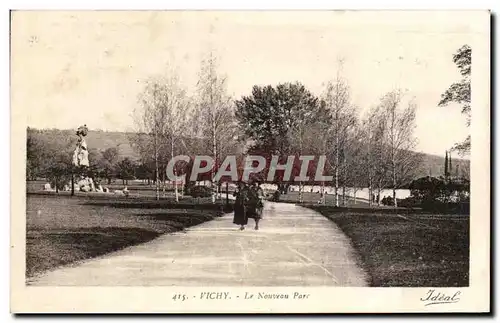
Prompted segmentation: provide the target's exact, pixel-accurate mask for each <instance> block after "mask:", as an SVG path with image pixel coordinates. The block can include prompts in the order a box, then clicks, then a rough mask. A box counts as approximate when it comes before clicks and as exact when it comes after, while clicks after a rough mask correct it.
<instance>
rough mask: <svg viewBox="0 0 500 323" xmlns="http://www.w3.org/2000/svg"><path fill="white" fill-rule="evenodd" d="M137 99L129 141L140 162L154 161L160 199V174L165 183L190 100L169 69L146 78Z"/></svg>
mask: <svg viewBox="0 0 500 323" xmlns="http://www.w3.org/2000/svg"><path fill="white" fill-rule="evenodd" d="M139 102H140V107H139V108H138V109H136V110H135V115H134V119H135V122H136V126H137V128H138V133H137V135H136V136H134V137H132V138H131V139H130V141H131V142H132V145H133V147H134V148H135V149H136V150H137V151H138V152H139V154H140V155H141V163H143V164H148V163H149V161H150V160H153V161H154V165H155V166H154V174H155V187H156V199H157V200H159V199H160V186H159V183H160V174H162V177H163V183H164V182H165V174H166V166H167V164H168V161H169V160H170V159H171V158H173V155H174V154H175V152H174V151H175V145H176V143H177V142H178V140H179V138H180V137H181V134H182V133H183V132H184V131H185V129H186V120H187V118H188V112H187V111H188V108H189V101H188V98H187V95H186V91H185V89H183V88H182V87H181V86H180V80H179V78H178V77H177V74H176V73H175V72H174V71H171V72H169V74H168V75H166V76H153V77H151V78H149V79H148V80H147V81H146V84H145V86H144V90H143V92H142V93H140V95H139ZM163 189H165V186H163ZM176 199H178V195H177V190H176Z"/></svg>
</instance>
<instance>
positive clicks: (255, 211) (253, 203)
mask: <svg viewBox="0 0 500 323" xmlns="http://www.w3.org/2000/svg"><path fill="white" fill-rule="evenodd" d="M248 195H249V202H248V211H247V213H248V217H249V218H252V219H254V220H255V230H259V221H260V220H261V219H262V210H263V208H264V203H263V199H264V191H263V190H262V188H261V187H260V182H258V181H254V182H253V183H252V186H251V187H250V188H249V194H248Z"/></svg>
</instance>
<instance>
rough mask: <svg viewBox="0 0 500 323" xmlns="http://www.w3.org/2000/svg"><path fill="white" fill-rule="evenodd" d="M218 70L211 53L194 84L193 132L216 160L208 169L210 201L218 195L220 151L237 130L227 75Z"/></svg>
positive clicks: (202, 65) (232, 139) (222, 150)
mask: <svg viewBox="0 0 500 323" xmlns="http://www.w3.org/2000/svg"><path fill="white" fill-rule="evenodd" d="M217 70H218V61H217V59H216V57H215V56H214V55H213V54H212V53H210V56H209V57H208V58H207V59H205V60H203V61H202V64H201V70H200V73H199V79H198V83H197V96H196V112H195V122H194V123H193V126H194V129H195V133H196V135H197V136H198V137H201V138H204V139H205V140H206V141H207V144H208V145H207V146H209V147H210V148H211V149H210V155H211V156H212V157H213V159H214V162H215V165H214V166H213V169H212V172H211V184H212V189H213V191H214V192H213V194H212V202H214V203H215V198H216V197H217V196H218V194H217V193H218V184H217V183H215V172H216V171H217V167H218V166H219V161H220V158H221V156H222V154H223V153H224V151H227V149H229V147H231V144H232V143H234V138H235V136H236V129H237V127H236V121H235V118H234V106H233V102H232V99H231V97H230V96H229V95H228V94H227V89H226V83H227V79H226V76H224V75H221V74H220V73H219V72H218V71H217Z"/></svg>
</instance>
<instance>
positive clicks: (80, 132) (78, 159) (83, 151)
mask: <svg viewBox="0 0 500 323" xmlns="http://www.w3.org/2000/svg"><path fill="white" fill-rule="evenodd" d="M88 132H89V129H88V128H87V125H83V126H80V127H79V128H78V129H77V131H76V135H77V136H78V142H77V143H76V148H75V151H74V153H73V165H75V166H85V167H89V151H88V148H87V143H86V142H85V138H84V137H85V136H87V134H88Z"/></svg>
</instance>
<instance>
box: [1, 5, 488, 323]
mask: <svg viewBox="0 0 500 323" xmlns="http://www.w3.org/2000/svg"><path fill="white" fill-rule="evenodd" d="M490 19H491V18H490V12H488V11H348V10H347V11H345V10H344V11H334V10H332V11H12V12H11V89H10V91H11V115H12V120H11V125H12V132H11V133H12V136H11V138H12V139H11V141H12V145H11V160H12V163H11V164H12V168H11V174H12V175H11V176H12V187H11V192H12V196H11V201H12V211H11V233H12V238H11V264H12V265H11V269H12V270H11V273H12V276H11V311H12V312H13V313H63V312H64V313H131V312H133V313H410V312H411V313H427V312H476V313H485V312H489V311H490V294H489V293H490V162H489V160H490V149H489V147H490Z"/></svg>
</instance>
